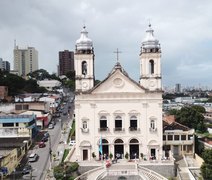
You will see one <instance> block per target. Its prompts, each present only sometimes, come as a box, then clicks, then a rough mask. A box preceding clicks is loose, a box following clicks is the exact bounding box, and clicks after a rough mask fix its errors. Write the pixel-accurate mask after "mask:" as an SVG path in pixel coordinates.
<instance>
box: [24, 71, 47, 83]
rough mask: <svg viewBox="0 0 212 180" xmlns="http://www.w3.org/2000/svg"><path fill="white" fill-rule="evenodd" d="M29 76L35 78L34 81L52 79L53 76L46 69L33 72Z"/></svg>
mask: <svg viewBox="0 0 212 180" xmlns="http://www.w3.org/2000/svg"><path fill="white" fill-rule="evenodd" d="M27 76H28V77H29V78H33V79H36V80H39V81H41V80H44V79H51V75H50V74H49V73H48V72H47V71H46V70H44V69H38V70H36V71H33V72H31V73H29V74H27Z"/></svg>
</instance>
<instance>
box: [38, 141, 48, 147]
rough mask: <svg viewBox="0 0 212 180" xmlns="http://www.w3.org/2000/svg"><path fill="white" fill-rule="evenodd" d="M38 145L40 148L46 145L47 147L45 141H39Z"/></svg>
mask: <svg viewBox="0 0 212 180" xmlns="http://www.w3.org/2000/svg"><path fill="white" fill-rule="evenodd" d="M38 147H39V148H44V147H46V144H45V142H43V141H41V142H39V144H38Z"/></svg>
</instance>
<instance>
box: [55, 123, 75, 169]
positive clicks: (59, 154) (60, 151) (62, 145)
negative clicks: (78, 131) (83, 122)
mask: <svg viewBox="0 0 212 180" xmlns="http://www.w3.org/2000/svg"><path fill="white" fill-rule="evenodd" d="M72 122H73V120H70V121H69V123H64V124H63V127H62V129H63V130H62V131H61V136H60V141H59V144H58V146H57V150H56V152H55V154H56V158H55V159H56V161H54V163H53V166H58V165H59V164H60V163H61V161H62V158H63V155H64V152H65V149H71V146H69V145H68V143H69V142H67V141H68V136H69V132H70V127H71V126H72ZM64 129H65V130H64Z"/></svg>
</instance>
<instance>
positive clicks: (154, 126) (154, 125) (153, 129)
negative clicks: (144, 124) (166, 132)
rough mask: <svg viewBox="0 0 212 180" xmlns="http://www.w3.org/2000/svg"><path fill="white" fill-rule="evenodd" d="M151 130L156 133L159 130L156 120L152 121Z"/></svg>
mask: <svg viewBox="0 0 212 180" xmlns="http://www.w3.org/2000/svg"><path fill="white" fill-rule="evenodd" d="M150 130H151V131H156V130H157V128H156V120H154V119H151V120H150Z"/></svg>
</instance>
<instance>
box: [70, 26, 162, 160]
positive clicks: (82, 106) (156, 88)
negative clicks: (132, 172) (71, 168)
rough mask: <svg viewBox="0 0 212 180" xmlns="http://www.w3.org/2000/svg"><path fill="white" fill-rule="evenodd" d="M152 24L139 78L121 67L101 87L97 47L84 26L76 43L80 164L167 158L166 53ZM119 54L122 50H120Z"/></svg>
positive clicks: (145, 42) (78, 153)
mask: <svg viewBox="0 0 212 180" xmlns="http://www.w3.org/2000/svg"><path fill="white" fill-rule="evenodd" d="M153 32H154V31H153V29H152V28H151V25H149V27H148V30H147V31H146V37H145V38H144V40H143V42H142V44H141V51H140V60H139V61H138V65H139V66H140V79H139V82H136V81H134V80H133V79H131V78H130V77H129V76H128V74H127V72H126V71H125V70H124V69H123V67H122V66H121V64H120V63H119V62H117V63H116V64H115V65H114V67H113V69H112V70H111V72H110V73H109V75H108V76H107V77H106V78H105V79H104V80H103V81H101V82H100V83H99V84H97V85H96V86H95V85H94V81H95V72H94V63H95V55H94V48H93V42H92V40H91V39H89V38H88V32H87V31H86V28H85V27H84V28H83V30H82V31H81V37H80V38H79V39H78V40H77V41H76V51H75V56H74V59H75V71H76V96H75V121H76V149H75V155H76V156H75V158H76V159H77V160H78V161H90V160H92V159H93V158H92V154H95V155H96V156H97V158H98V157H102V156H109V154H113V157H117V158H120V159H123V158H124V157H125V154H129V158H131V159H134V158H140V157H141V154H143V156H144V157H145V158H147V159H149V158H153V159H161V158H162V156H163V150H162V146H163V140H162V137H163V126H162V84H161V78H162V77H161V48H160V44H159V41H158V40H157V39H156V38H155V37H154V34H153ZM117 53H118V51H117Z"/></svg>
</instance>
